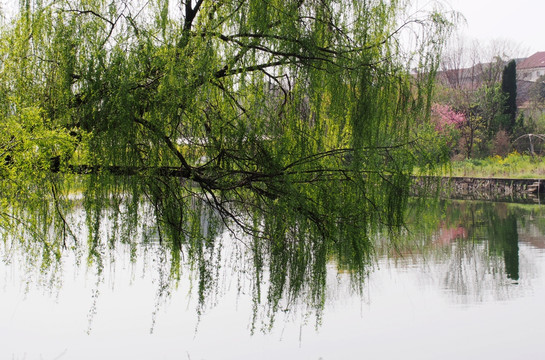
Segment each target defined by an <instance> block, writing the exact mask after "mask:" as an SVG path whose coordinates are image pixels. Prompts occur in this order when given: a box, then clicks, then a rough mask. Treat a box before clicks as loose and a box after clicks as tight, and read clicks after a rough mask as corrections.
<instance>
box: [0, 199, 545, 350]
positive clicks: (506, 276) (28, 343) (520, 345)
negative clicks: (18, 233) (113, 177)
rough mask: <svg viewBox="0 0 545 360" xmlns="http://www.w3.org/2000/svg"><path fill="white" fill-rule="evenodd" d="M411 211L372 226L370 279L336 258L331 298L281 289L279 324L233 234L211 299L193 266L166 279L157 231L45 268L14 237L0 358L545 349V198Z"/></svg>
mask: <svg viewBox="0 0 545 360" xmlns="http://www.w3.org/2000/svg"><path fill="white" fill-rule="evenodd" d="M80 215H81V214H80ZM80 215H78V213H77V212H76V213H75V214H73V215H72V216H73V219H77V217H78V216H80ZM408 222H409V226H408V229H407V230H406V232H404V233H403V234H402V235H401V236H400V237H399V238H398V240H396V241H395V242H392V241H387V240H385V239H384V237H382V236H377V237H376V239H375V241H376V243H375V249H374V259H375V260H374V261H373V262H372V263H371V264H370V266H369V269H368V276H367V277H365V278H364V279H362V281H363V282H362V283H359V284H356V283H354V278H353V277H351V276H350V271H348V270H346V269H343V266H342V265H340V264H339V263H338V262H337V260H336V259H331V261H330V263H329V264H328V273H327V286H326V289H325V292H326V293H325V297H324V298H325V304H324V306H323V310H322V311H318V312H317V311H316V309H315V308H314V307H313V306H309V305H308V304H306V303H305V297H304V296H303V297H301V298H293V299H289V298H288V299H284V300H283V301H282V302H281V307H280V309H279V311H278V313H277V314H276V315H275V319H274V323H273V324H272V325H271V322H270V317H269V316H268V315H270V314H269V310H270V308H268V307H267V306H264V305H262V304H257V305H256V304H255V302H254V297H253V296H252V294H253V291H254V290H253V288H252V281H251V277H252V276H251V274H249V273H248V274H247V273H246V272H248V268H247V267H246V265H247V264H244V262H245V261H247V259H245V258H243V257H240V256H239V255H235V254H238V253H237V252H236V251H235V250H234V249H237V248H239V247H240V246H241V245H240V243H238V242H237V240H232V239H229V237H228V235H227V234H222V236H223V237H224V241H223V242H222V243H223V244H224V245H223V247H222V248H221V253H222V256H221V258H220V257H218V259H219V260H218V263H217V265H218V269H219V270H218V276H217V278H216V279H215V280H214V282H213V286H212V288H211V289H210V291H207V292H206V294H205V297H206V301H204V302H202V301H200V299H199V294H198V292H196V291H195V288H196V282H198V279H196V278H195V277H194V275H191V274H192V273H191V272H190V271H188V270H187V269H182V271H181V274H182V275H181V276H180V279H179V281H177V282H172V281H169V279H170V278H171V274H172V272H171V269H170V267H169V266H168V262H169V258H168V256H167V254H165V253H164V252H163V251H162V250H161V246H160V245H159V244H157V243H149V244H146V245H145V246H144V245H143V246H141V247H137V248H135V247H134V246H131V245H129V244H126V245H123V244H120V245H117V246H116V247H112V248H111V249H110V250H109V249H108V248H106V249H104V250H103V255H104V256H103V259H102V260H101V261H103V264H102V265H101V266H96V263H93V261H88V260H86V259H89V258H88V257H87V256H86V255H83V256H78V255H77V254H78V251H79V250H78V251H73V252H69V251H67V252H66V254H63V256H62V261H61V262H59V263H55V264H56V265H54V266H52V267H50V268H48V269H44V266H43V264H42V265H40V266H35V265H36V264H32V263H29V262H28V259H29V256H28V254H26V253H24V252H21V251H20V249H18V247H17V246H16V245H14V244H11V243H10V242H9V241H7V242H5V243H3V244H2V245H0V249H1V251H0V254H1V256H2V259H3V261H2V262H1V263H0V286H1V288H0V294H1V297H0V339H2V340H1V343H2V347H1V348H0V358H3V359H4V358H5V359H97V358H102V359H254V358H261V359H279V358H284V359H354V358H370V359H485V358H486V359H488V358H491V359H492V358H493V359H514V358H524V359H539V358H545V348H544V347H543V335H544V334H545V321H544V319H545V306H543V304H544V303H545V250H544V249H545V236H544V233H545V211H544V210H543V209H542V207H541V206H540V205H517V204H506V203H479V202H448V203H442V204H440V205H439V206H434V207H430V208H429V210H428V211H424V213H419V214H418V215H417V217H411V215H409V216H408ZM82 228H83V227H82ZM104 231H105V233H104V234H103V236H107V232H108V226H106V227H105V228H104ZM82 232H85V230H82ZM81 236H82V237H83V238H85V236H86V235H85V234H83V235H81ZM27 251H28V250H27ZM81 252H84V250H81ZM241 262H242V264H241ZM220 266H221V267H220ZM269 275H270V274H267V273H266V274H265V275H264V277H265V280H266V277H267V276H269ZM192 276H193V278H192V279H191V277H192ZM359 285H361V287H359ZM199 314H200V315H199ZM256 314H257V315H256ZM256 318H257V320H256Z"/></svg>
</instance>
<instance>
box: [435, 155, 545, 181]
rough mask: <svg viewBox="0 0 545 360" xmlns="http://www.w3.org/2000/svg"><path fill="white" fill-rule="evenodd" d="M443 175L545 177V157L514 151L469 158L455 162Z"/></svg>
mask: <svg viewBox="0 0 545 360" xmlns="http://www.w3.org/2000/svg"><path fill="white" fill-rule="evenodd" d="M443 175H444V176H467V177H482V178H490V177H494V178H513V179H529V178H545V158H542V157H538V156H534V157H532V156H530V155H522V154H519V153H517V152H513V153H511V154H509V155H508V156H506V157H501V156H493V157H489V158H485V159H468V160H463V161H456V162H453V163H452V165H451V169H450V170H449V171H446V172H445V173H444V174H443Z"/></svg>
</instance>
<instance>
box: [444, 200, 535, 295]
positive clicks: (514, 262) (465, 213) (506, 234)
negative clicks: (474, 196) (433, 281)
mask: <svg viewBox="0 0 545 360" xmlns="http://www.w3.org/2000/svg"><path fill="white" fill-rule="evenodd" d="M448 209H449V212H450V215H449V216H448V218H449V219H450V220H449V221H450V224H444V223H443V224H441V225H442V226H443V227H445V228H447V229H454V228H459V227H460V226H461V225H462V224H463V227H464V228H465V229H466V233H467V236H464V237H463V238H458V239H457V240H456V241H455V242H453V243H452V244H451V245H450V246H448V255H447V256H445V257H444V258H443V259H444V260H443V261H444V263H443V264H444V269H443V274H444V278H443V281H444V286H445V288H446V289H451V290H452V291H454V293H455V295H456V296H457V297H458V299H460V301H463V302H466V301H484V300H486V299H490V298H494V299H507V298H509V297H510V296H511V295H510V294H511V293H512V290H513V289H514V288H513V284H517V283H518V282H519V280H521V279H520V278H521V266H522V265H524V267H525V268H524V269H525V272H524V274H525V276H526V277H531V276H532V275H531V273H532V270H531V269H530V267H531V265H529V264H527V263H523V264H521V262H520V261H521V260H520V259H519V233H518V232H519V229H518V223H519V221H520V220H521V219H523V215H524V214H525V213H524V212H520V211H517V209H516V208H514V207H512V206H510V205H508V204H505V203H473V202H453V203H451V204H450V205H449V207H448ZM444 232H445V230H444V229H442V230H440V231H439V232H438V234H439V235H437V236H440V234H442V233H444ZM522 280H526V281H527V280H529V279H522Z"/></svg>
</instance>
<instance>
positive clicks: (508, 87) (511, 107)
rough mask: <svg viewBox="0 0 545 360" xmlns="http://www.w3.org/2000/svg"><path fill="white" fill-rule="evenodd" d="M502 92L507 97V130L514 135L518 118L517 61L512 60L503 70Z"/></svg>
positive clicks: (504, 111)
mask: <svg viewBox="0 0 545 360" xmlns="http://www.w3.org/2000/svg"><path fill="white" fill-rule="evenodd" d="M501 90H502V92H503V93H504V95H505V102H504V104H505V107H504V110H503V113H504V114H505V115H506V121H505V122H506V123H505V130H506V131H507V132H508V133H509V134H512V133H513V129H514V128H515V123H516V118H517V65H516V62H515V60H511V61H510V62H509V63H508V64H507V65H506V66H505V68H504V69H503V76H502V82H501Z"/></svg>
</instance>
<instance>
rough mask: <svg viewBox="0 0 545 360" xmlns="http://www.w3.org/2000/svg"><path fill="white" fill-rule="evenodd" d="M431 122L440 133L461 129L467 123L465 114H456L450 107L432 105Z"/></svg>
mask: <svg viewBox="0 0 545 360" xmlns="http://www.w3.org/2000/svg"><path fill="white" fill-rule="evenodd" d="M431 120H432V122H433V123H434V124H435V130H437V131H438V132H440V133H445V132H447V131H449V130H452V129H460V128H461V127H462V126H463V125H464V124H465V123H466V122H467V119H466V116H465V115H464V114H463V113H460V112H456V111H454V110H452V108H451V107H450V106H449V105H443V104H433V105H432V107H431Z"/></svg>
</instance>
